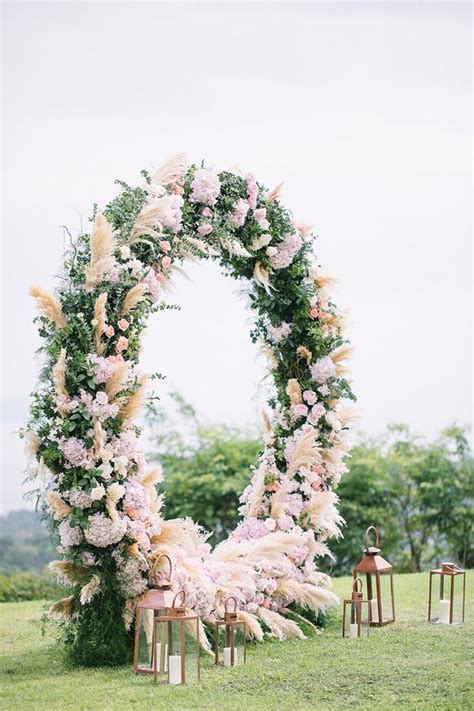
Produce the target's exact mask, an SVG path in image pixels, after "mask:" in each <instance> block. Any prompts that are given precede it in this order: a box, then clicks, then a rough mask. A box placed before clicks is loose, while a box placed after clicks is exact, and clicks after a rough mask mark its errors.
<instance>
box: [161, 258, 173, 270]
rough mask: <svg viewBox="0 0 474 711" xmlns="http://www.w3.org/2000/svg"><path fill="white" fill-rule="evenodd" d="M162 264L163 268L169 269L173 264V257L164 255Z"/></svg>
mask: <svg viewBox="0 0 474 711" xmlns="http://www.w3.org/2000/svg"><path fill="white" fill-rule="evenodd" d="M161 264H162V265H163V269H169V268H170V266H171V259H170V258H169V257H163V259H162V260H161Z"/></svg>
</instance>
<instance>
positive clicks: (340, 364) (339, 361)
mask: <svg viewBox="0 0 474 711" xmlns="http://www.w3.org/2000/svg"><path fill="white" fill-rule="evenodd" d="M351 353H352V348H351V346H347V345H346V346H340V347H339V348H336V350H335V351H334V352H333V353H331V358H332V361H333V363H334V365H335V366H336V375H337V376H341V375H344V373H347V366H346V363H345V361H346V360H347V359H348V358H349V356H350V355H351Z"/></svg>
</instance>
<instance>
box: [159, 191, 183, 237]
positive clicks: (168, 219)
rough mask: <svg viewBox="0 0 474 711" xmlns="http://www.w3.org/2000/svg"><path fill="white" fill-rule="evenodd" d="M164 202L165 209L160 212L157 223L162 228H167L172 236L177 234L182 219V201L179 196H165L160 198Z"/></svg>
mask: <svg viewBox="0 0 474 711" xmlns="http://www.w3.org/2000/svg"><path fill="white" fill-rule="evenodd" d="M160 200H161V201H166V203H165V204H166V208H165V209H164V210H162V211H161V212H160V216H159V221H160V224H161V226H162V227H168V228H169V229H170V230H171V231H172V232H173V234H177V233H178V232H179V228H180V227H181V222H182V219H183V213H182V207H183V204H184V200H183V198H182V196H181V195H176V194H172V195H165V196H164V197H162V198H160Z"/></svg>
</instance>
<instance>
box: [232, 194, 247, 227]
mask: <svg viewBox="0 0 474 711" xmlns="http://www.w3.org/2000/svg"><path fill="white" fill-rule="evenodd" d="M248 211H249V206H248V203H247V201H246V200H243V199H242V198H240V199H239V200H238V201H237V205H236V206H235V208H234V212H232V213H231V214H230V215H229V222H230V224H231V225H233V226H234V227H242V225H243V224H244V222H245V218H246V217H247V213H248Z"/></svg>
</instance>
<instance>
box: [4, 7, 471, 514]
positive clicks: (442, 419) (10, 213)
mask: <svg viewBox="0 0 474 711" xmlns="http://www.w3.org/2000/svg"><path fill="white" fill-rule="evenodd" d="M470 12H471V10H470V4H469V3H464V4H462V3H456V2H449V3H448V2H446V3H419V2H413V3H410V2H407V3H391V4H390V3H387V4H385V3H376V2H372V3H350V4H343V3H337V2H335V3H328V4H322V3H306V4H299V3H297V2H291V3H290V2H288V3H286V4H285V3H283V4H273V3H264V4H258V3H254V4H252V5H248V4H237V3H236V4H233V3H221V4H206V3H199V4H178V3H173V4H171V3H170V4H157V3H154V4H153V3H148V4H139V3H130V4H129V3H113V2H112V3H87V4H85V3H77V4H76V3H58V4H53V3H52V4H47V3H44V4H43V3H34V4H28V3H4V4H3V14H4V33H5V39H4V79H3V101H4V123H3V132H4V157H3V184H4V213H3V260H2V261H3V265H2V266H3V324H2V336H3V344H2V356H3V361H2V374H3V400H2V428H3V460H2V470H3V480H4V483H3V492H2V493H3V496H2V504H3V510H4V511H6V510H10V509H15V508H21V507H22V506H23V503H22V499H21V481H22V476H23V475H22V470H23V468H24V466H25V462H24V455H23V450H22V444H21V443H20V442H18V440H17V438H16V437H15V435H14V434H13V433H14V431H15V430H16V429H18V428H19V427H20V426H21V425H22V423H23V422H24V421H25V419H26V417H27V408H28V401H29V393H30V392H31V390H32V389H33V388H34V387H35V379H36V375H37V371H38V365H39V364H38V362H37V360H36V359H35V356H34V351H35V349H36V348H37V347H38V346H39V338H38V336H37V335H36V332H35V327H34V325H33V324H32V319H33V317H34V313H35V312H34V307H33V303H32V301H31V299H30V298H29V297H28V295H27V291H28V287H29V285H30V284H31V283H36V284H39V285H41V286H43V287H45V288H52V287H53V285H54V274H55V272H57V270H58V267H59V264H60V261H61V254H62V250H63V232H62V230H61V228H60V225H67V226H68V227H69V229H70V230H71V232H72V233H73V234H77V233H78V232H79V231H80V229H81V225H83V226H84V227H87V225H88V222H87V220H88V217H89V215H90V213H91V209H92V205H93V203H94V202H98V203H99V204H100V205H104V204H105V203H106V201H107V200H109V199H110V198H111V197H112V196H113V195H114V194H115V192H116V187H115V186H114V182H113V181H114V179H115V178H117V177H118V178H122V179H125V180H127V181H130V182H133V183H135V182H141V178H140V176H139V171H140V169H141V168H150V167H151V166H153V165H156V164H158V163H160V162H161V161H162V160H163V159H165V158H166V157H167V156H168V155H169V154H170V153H174V152H178V151H184V152H186V153H187V155H188V157H189V159H190V160H196V161H197V160H200V159H201V158H202V157H204V158H206V160H207V161H208V162H209V163H210V164H212V165H214V166H215V167H217V168H218V169H223V168H228V167H232V166H235V165H239V166H240V167H241V168H242V169H243V170H244V171H246V172H247V171H251V172H253V173H254V174H255V175H256V176H257V178H258V179H259V180H260V181H261V182H263V183H264V184H266V185H267V186H269V187H273V186H274V185H275V184H277V183H279V182H281V181H285V193H284V202H285V204H286V205H287V206H288V207H290V208H291V209H292V210H293V212H294V214H295V216H296V217H298V219H300V220H302V221H304V222H309V223H311V224H313V225H314V230H315V232H316V233H317V234H318V235H319V239H318V241H317V250H316V251H317V255H318V257H319V258H320V261H321V262H322V263H323V265H324V267H325V268H327V270H328V271H329V272H331V273H332V274H334V275H336V276H337V277H338V279H339V280H340V287H339V289H338V293H337V301H338V303H339V304H340V305H341V306H343V307H347V308H349V310H350V327H349V335H350V338H351V341H352V343H353V346H354V351H355V352H354V358H353V362H352V373H353V387H354V390H355V391H356V393H357V394H358V396H359V406H360V411H361V418H360V423H359V426H360V427H361V428H362V429H364V430H365V431H366V432H368V433H370V434H374V435H375V434H378V433H380V432H381V431H382V430H383V428H384V427H385V425H386V424H387V423H389V422H393V421H402V422H407V423H408V424H410V425H411V426H412V427H413V428H414V429H415V430H416V431H417V432H419V433H421V434H424V435H427V436H433V435H435V434H436V432H437V431H438V430H439V429H440V428H441V427H443V426H445V425H447V424H448V423H450V422H452V421H453V420H458V421H460V422H466V421H470V420H471V372H470V364H471V356H472V353H471V318H470V317H471V311H470V309H471V291H470V290H471V266H472V262H471V245H470V237H471V162H470V161H471V158H470V156H471V144H470V141H471V134H470V131H471V113H470V111H471V109H470V101H471V76H470V61H471V58H470V51H471V20H470ZM188 274H189V277H190V279H191V281H185V280H184V279H181V278H180V279H179V280H178V281H177V282H176V284H175V293H174V295H173V297H172V300H173V302H175V303H179V304H180V305H181V306H182V307H183V310H182V311H181V312H179V313H177V312H174V313H170V314H162V315H157V316H155V317H154V318H153V319H152V323H151V324H150V329H149V331H148V333H147V336H146V344H145V352H144V356H143V364H144V366H145V367H146V369H147V370H150V371H157V370H158V371H161V372H163V373H165V374H167V376H168V381H167V383H168V385H167V387H171V388H177V389H179V390H180V391H181V392H182V393H183V395H184V396H185V397H186V398H187V399H188V400H190V401H191V402H192V403H193V404H194V405H195V406H196V407H197V409H198V410H199V411H200V412H202V413H203V414H204V415H205V416H207V417H208V418H209V419H211V420H219V421H225V422H229V423H232V424H238V425H242V424H248V423H249V422H251V421H253V420H255V419H256V416H257V411H258V404H257V399H256V396H255V395H256V392H257V390H258V387H259V381H260V380H261V377H262V375H263V363H261V362H260V361H259V360H258V359H256V349H255V347H254V346H252V344H251V343H250V340H249V338H248V329H249V326H248V316H249V314H248V312H247V311H246V310H245V303H244V302H243V301H242V300H240V299H239V298H238V297H237V296H236V287H237V285H236V284H235V283H234V282H231V281H230V280H226V279H224V277H222V276H221V275H220V273H219V269H218V267H217V266H215V265H207V264H202V265H192V266H190V267H189V269H188ZM260 393H261V387H260Z"/></svg>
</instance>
